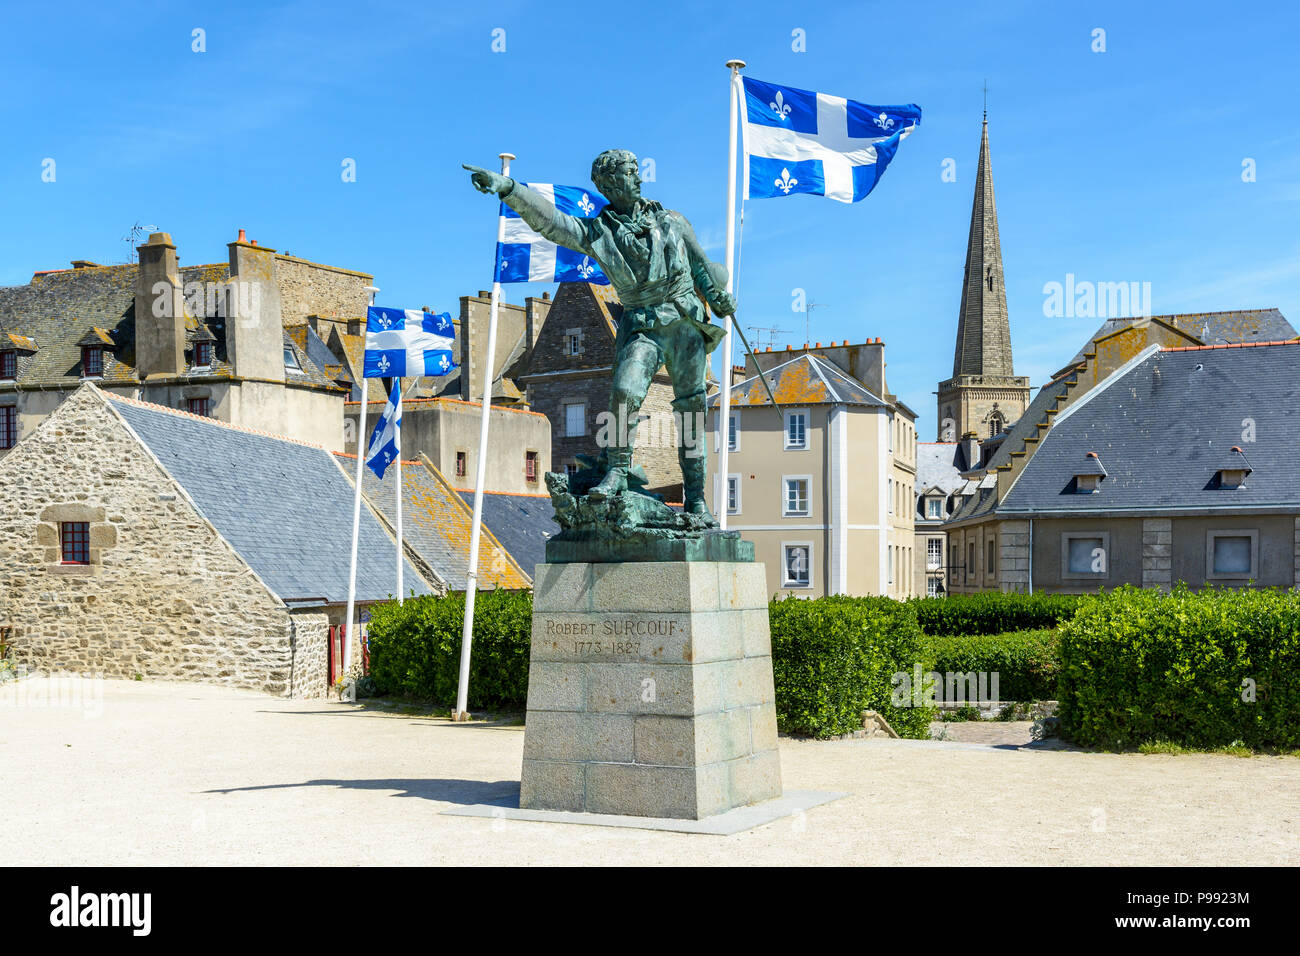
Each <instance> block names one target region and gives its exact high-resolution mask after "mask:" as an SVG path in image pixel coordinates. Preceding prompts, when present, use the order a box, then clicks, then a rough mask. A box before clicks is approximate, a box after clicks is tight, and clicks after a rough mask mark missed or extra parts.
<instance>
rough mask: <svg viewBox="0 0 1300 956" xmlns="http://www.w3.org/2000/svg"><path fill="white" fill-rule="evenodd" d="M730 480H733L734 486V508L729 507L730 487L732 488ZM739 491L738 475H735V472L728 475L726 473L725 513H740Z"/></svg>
mask: <svg viewBox="0 0 1300 956" xmlns="http://www.w3.org/2000/svg"><path fill="white" fill-rule="evenodd" d="M732 482H735V488H736V507H734V508H733V507H731V488H732ZM740 491H741V482H740V475H737V474H730V475H727V502H726V504H727V514H729V515H738V514H740V507H741V501H740Z"/></svg>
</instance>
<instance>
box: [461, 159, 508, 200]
mask: <svg viewBox="0 0 1300 956" xmlns="http://www.w3.org/2000/svg"><path fill="white" fill-rule="evenodd" d="M461 168H462V169H468V170H469V172H470V177H469V178H470V182H472V183H473V184H474V188H475V189H477V190H478V191H479V192H481V193H496V194H497V195H498V196H500V195H503V194H504V193H507V192H509V191H510V187H511V185H513V181H512V180H511V179H510V177H509V176H502V175H501V174H500V173H494V172H492V170H490V169H484V168H483V167H481V166H471V165H469V164H468V163H461Z"/></svg>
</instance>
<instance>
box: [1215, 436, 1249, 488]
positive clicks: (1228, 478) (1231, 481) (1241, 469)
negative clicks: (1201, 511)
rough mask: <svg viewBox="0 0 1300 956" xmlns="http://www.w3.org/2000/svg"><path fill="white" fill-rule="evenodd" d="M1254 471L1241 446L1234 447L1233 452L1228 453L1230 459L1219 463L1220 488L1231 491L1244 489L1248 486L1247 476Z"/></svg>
mask: <svg viewBox="0 0 1300 956" xmlns="http://www.w3.org/2000/svg"><path fill="white" fill-rule="evenodd" d="M1252 470H1253V469H1252V468H1251V467H1250V462H1248V461H1247V460H1246V455H1245V453H1244V452H1243V451H1242V450H1241V448H1240V447H1239V446H1237V445H1233V446H1232V451H1230V452H1228V457H1227V458H1226V459H1224V460H1223V461H1222V462H1220V463H1219V470H1218V475H1217V477H1218V479H1219V487H1220V488H1226V489H1229V490H1232V489H1236V488H1240V487H1242V486H1243V485H1245V484H1246V476H1247V475H1249V474H1250V473H1251V471H1252Z"/></svg>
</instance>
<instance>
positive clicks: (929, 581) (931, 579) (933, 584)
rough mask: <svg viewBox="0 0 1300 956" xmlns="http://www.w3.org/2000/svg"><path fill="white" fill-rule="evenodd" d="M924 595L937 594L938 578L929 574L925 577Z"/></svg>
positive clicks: (934, 595) (935, 595) (932, 595)
mask: <svg viewBox="0 0 1300 956" xmlns="http://www.w3.org/2000/svg"><path fill="white" fill-rule="evenodd" d="M925 596H926V597H938V596H939V579H938V578H937V577H935V576H934V575H929V576H928V577H926V579H925Z"/></svg>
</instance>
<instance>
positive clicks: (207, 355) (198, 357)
mask: <svg viewBox="0 0 1300 956" xmlns="http://www.w3.org/2000/svg"><path fill="white" fill-rule="evenodd" d="M211 365H212V343H211V342H195V343H194V367H195V368H209V367H210V366H211Z"/></svg>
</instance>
